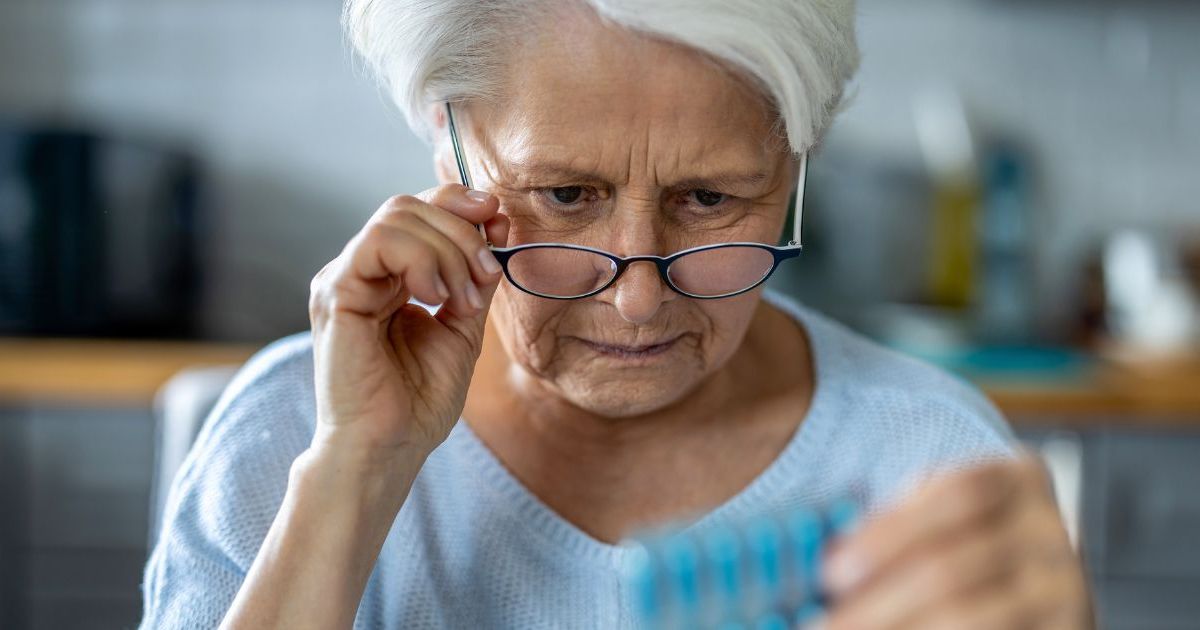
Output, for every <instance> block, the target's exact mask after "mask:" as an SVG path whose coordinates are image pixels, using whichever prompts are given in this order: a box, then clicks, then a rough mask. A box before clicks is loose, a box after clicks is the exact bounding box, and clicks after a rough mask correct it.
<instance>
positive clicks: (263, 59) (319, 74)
mask: <svg viewBox="0 0 1200 630" xmlns="http://www.w3.org/2000/svg"><path fill="white" fill-rule="evenodd" d="M338 5H339V3H338V2H336V1H334V0H324V1H317V0H259V1H258V2H241V1H238V0H156V1H146V0H137V1H135V0H7V1H6V2H3V3H0V85H2V86H3V87H2V88H0V111H3V112H5V113H6V114H9V115H11V114H12V113H14V112H15V113H18V114H20V115H22V116H34V115H36V116H38V117H50V118H54V119H64V120H69V121H88V122H95V123H97V124H100V125H103V126H106V127H110V128H113V129H116V130H122V131H125V132H128V133H131V134H135V135H139V136H144V135H160V136H163V137H166V138H170V139H176V140H178V141H180V142H183V143H187V144H190V145H193V146H194V147H195V148H196V150H197V151H198V152H199V153H200V154H201V156H202V157H204V158H205V159H207V160H208V163H209V164H210V166H211V170H212V172H211V176H212V182H213V183H214V185H215V188H214V191H213V193H214V194H213V198H212V200H211V201H212V209H213V211H214V213H215V214H214V217H213V220H214V224H215V229H216V239H215V243H214V247H213V248H212V250H211V251H210V252H209V253H208V256H209V259H210V260H211V268H212V274H211V277H210V288H211V304H210V307H209V308H208V313H207V322H208V327H209V329H210V330H211V331H212V332H214V333H217V334H219V335H221V336H226V337H230V336H232V337H242V338H261V337H273V336H277V335H280V334H283V333H285V332H288V331H291V330H295V329H299V328H302V327H304V326H306V324H307V320H306V316H305V308H304V304H305V296H306V292H307V285H308V280H309V278H310V277H311V276H312V274H313V273H314V272H316V270H317V269H319V267H320V266H321V265H322V264H323V263H324V262H325V261H326V260H328V259H329V258H331V257H332V256H334V255H335V254H336V253H337V251H338V250H339V249H340V247H341V245H342V243H344V241H345V240H346V239H347V238H348V237H349V236H350V235H351V234H352V233H353V232H354V231H355V230H356V229H357V228H358V226H359V225H360V224H361V223H362V222H363V221H364V220H365V218H366V217H367V216H368V215H369V214H370V213H371V212H372V211H373V210H374V208H375V207H376V206H377V205H378V204H379V203H380V202H381V201H382V200H383V199H385V198H386V197H387V196H388V195H389V194H393V193H399V192H415V191H418V190H421V189H423V188H425V187H427V186H429V185H431V183H432V182H433V176H432V171H431V168H430V165H429V160H428V157H427V152H426V149H425V147H424V146H423V145H422V144H421V143H420V142H419V141H418V140H416V139H415V138H413V137H412V136H411V135H410V134H409V133H408V132H407V131H406V130H405V128H404V126H403V123H402V121H401V120H400V118H399V116H398V115H397V114H395V113H394V112H392V111H391V110H390V109H389V108H388V107H387V106H386V104H385V102H384V100H383V99H382V98H381V97H380V96H379V95H378V94H377V93H376V91H375V90H374V89H373V88H372V87H371V86H370V84H369V82H368V81H366V80H365V79H363V78H362V77H361V76H360V73H356V72H354V71H353V70H352V68H351V63H350V58H349V53H348V50H347V47H346V45H345V43H344V42H343V40H342V38H341V34H340V31H339V26H338V17H339V6H338ZM860 14H861V20H860V41H861V46H862V49H863V53H864V62H863V66H862V71H861V74H860V80H859V82H858V97H857V99H856V100H855V101H854V103H853V104H852V105H851V107H850V108H849V110H848V111H847V112H846V114H845V116H844V117H843V118H842V120H841V121H839V123H838V128H837V129H836V130H835V131H834V132H833V134H832V135H831V141H836V142H839V143H842V144H843V145H844V146H850V147H856V148H860V149H862V150H863V151H864V152H870V153H871V154H872V155H874V156H878V157H879V158H880V159H889V160H894V161H896V162H898V163H903V162H916V161H917V160H919V154H918V151H917V145H916V140H915V134H914V131H913V124H912V116H911V106H910V104H911V100H912V96H913V94H915V93H916V92H917V91H918V90H919V89H921V88H922V86H924V85H928V84H930V83H933V82H948V83H949V84H952V85H955V86H958V87H959V88H961V89H962V90H963V91H964V93H965V95H966V100H967V102H968V103H969V105H970V106H971V110H972V115H973V117H974V120H975V121H976V122H977V123H979V125H980V128H981V129H987V130H990V131H996V132H1008V133H1009V134H1010V135H1012V136H1013V137H1014V138H1016V139H1017V140H1019V141H1021V142H1022V143H1024V144H1026V145H1027V146H1029V147H1031V148H1032V150H1033V153H1034V157H1035V159H1036V162H1037V164H1038V166H1039V180H1038V189H1037V191H1038V197H1037V198H1036V200H1035V202H1036V209H1037V211H1038V218H1037V221H1038V226H1039V229H1038V230H1037V232H1036V234H1037V239H1038V240H1037V254H1038V259H1039V261H1040V267H1039V269H1040V280H1039V294H1040V295H1041V300H1040V302H1041V305H1040V306H1041V310H1042V311H1043V313H1044V315H1045V317H1047V318H1049V319H1050V320H1054V319H1056V318H1061V317H1062V316H1063V313H1062V312H1063V311H1064V310H1065V309H1066V306H1065V305H1064V304H1063V303H1062V302H1063V300H1062V299H1061V296H1062V295H1064V291H1066V290H1068V289H1070V287H1071V286H1072V283H1073V282H1074V281H1075V279H1076V274H1077V263H1078V261H1079V258H1080V256H1082V255H1083V253H1084V252H1085V251H1086V249H1087V247H1088V246H1089V245H1090V244H1091V243H1093V242H1094V241H1095V240H1096V239H1098V238H1099V237H1101V236H1102V235H1103V234H1105V233H1107V232H1109V231H1110V230H1112V229H1114V228H1116V227H1119V226H1124V225H1147V226H1155V227H1156V229H1159V230H1160V231H1164V232H1169V231H1172V230H1171V228H1177V227H1179V226H1189V227H1193V228H1196V227H1198V226H1200V218H1197V217H1198V216H1200V208H1198V207H1197V206H1198V202H1197V199H1198V198H1200V177H1197V176H1196V175H1197V171H1198V170H1200V64H1198V63H1197V61H1196V60H1197V59H1200V44H1198V43H1197V42H1200V39H1198V38H1196V37H1195V34H1196V33H1197V32H1200V5H1197V4H1195V3H1191V2H1186V1H1183V0H1177V1H1170V0H1158V1H1155V2H1136V1H1134V0H1128V1H1120V2H1118V1H1100V0H1056V1H1054V2H1035V1H1032V0H1005V1H1001V0H904V1H903V2H895V1H894V0H864V1H862V2H860ZM867 273H874V272H873V271H872V270H867Z"/></svg>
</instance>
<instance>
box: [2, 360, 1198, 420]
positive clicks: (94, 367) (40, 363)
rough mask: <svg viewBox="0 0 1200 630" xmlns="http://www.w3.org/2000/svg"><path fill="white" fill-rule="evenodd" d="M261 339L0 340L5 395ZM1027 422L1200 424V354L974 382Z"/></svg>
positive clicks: (78, 395)
mask: <svg viewBox="0 0 1200 630" xmlns="http://www.w3.org/2000/svg"><path fill="white" fill-rule="evenodd" d="M257 349H258V346H255V345H244V344H241V345H240V344H215V343H202V342H185V341H170V342H163V341H125V340H91V339H22V338H0V402H11V403H17V404H20V403H21V402H30V401H39V402H55V403H65V404H86V405H104V406H107V405H118V406H119V405H129V406H146V405H149V404H150V402H151V401H152V400H153V398H154V394H155V392H156V391H157V390H158V388H159V387H160V386H161V385H162V384H163V383H165V382H166V381H167V379H169V378H170V377H171V376H172V375H173V374H175V373H176V372H178V371H180V370H181V369H183V368H185V367H195V366H205V365H223V364H236V363H241V362H243V361H245V360H246V359H247V358H249V357H250V355H252V354H253V353H254V352H255V350H257ZM972 380H973V381H974V382H975V383H976V384H977V385H978V386H979V387H980V388H981V389H983V390H984V392H985V393H986V394H987V395H988V396H989V397H991V398H992V400H994V401H995V402H996V404H997V406H999V407H1000V409H1001V410H1002V411H1003V412H1004V413H1005V415H1006V416H1008V417H1009V418H1010V420H1011V421H1012V422H1013V423H1014V424H1016V425H1018V426H1037V425H1041V424H1046V425H1049V424H1055V425H1073V424H1078V425H1087V424H1095V423H1097V422H1107V423H1114V424H1121V425H1131V424H1132V425H1148V426H1149V425H1153V426H1193V427H1198V428H1200V358H1197V359H1195V360H1188V361H1181V362H1176V363H1172V364H1170V365H1163V366H1156V367H1141V368H1132V367H1123V366H1118V365H1108V364H1100V367H1097V368H1095V369H1092V370H1089V371H1088V372H1087V373H1085V374H1082V375H1081V376H1079V377H1078V378H1075V379H1072V380H1070V381H1064V380H1036V379H1023V378H1021V377H1019V376H1018V377H1006V378H1004V379H997V378H977V379H972Z"/></svg>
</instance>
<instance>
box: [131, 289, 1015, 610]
mask: <svg viewBox="0 0 1200 630" xmlns="http://www.w3.org/2000/svg"><path fill="white" fill-rule="evenodd" d="M764 297H765V299H767V300H768V301H770V302H771V303H773V304H775V305H777V306H778V307H780V308H781V309H783V310H784V311H785V312H787V313H789V314H791V315H792V316H793V317H794V318H796V320H797V322H798V323H799V324H800V325H801V327H802V328H803V329H804V330H805V331H806V333H807V336H808V339H809V342H810V346H811V349H812V353H813V362H814V366H815V374H816V389H815V392H814V394H813V400H812V402H811V405H810V408H809V410H808V412H807V414H806V416H805V417H804V419H803V422H802V423H801V424H800V426H799V429H798V430H797V431H796V433H795V434H794V436H793V437H792V438H791V440H790V441H789V443H788V445H787V446H786V447H785V448H784V450H783V452H782V453H781V454H780V455H779V456H778V458H777V459H776V460H775V461H774V462H772V463H771V464H770V465H769V466H768V467H767V469H766V470H765V471H763V472H762V473H761V474H760V475H759V476H758V477H757V478H756V479H755V480H754V481H752V482H751V483H750V484H749V485H748V486H747V487H745V488H744V489H743V490H742V491H741V492H739V493H738V494H737V495H735V496H733V497H731V498H730V499H729V500H728V501H726V502H725V503H724V504H722V505H721V506H719V507H718V508H717V509H715V510H713V511H711V512H709V513H707V514H705V515H702V516H700V517H698V518H696V519H693V521H692V523H691V524H690V525H689V526H690V527H695V528H705V527H710V526H712V525H714V524H717V523H722V522H729V521H733V520H740V519H742V518H745V517H748V516H751V515H754V514H757V513H760V512H764V511H774V510H786V509H791V508H796V507H800V506H806V505H821V504H825V503H827V502H829V501H830V500H833V499H836V498H841V497H853V498H855V499H857V500H858V501H859V502H860V503H861V504H862V506H863V507H864V509H865V510H866V511H867V512H868V513H870V512H878V511H880V510H883V509H885V508H886V507H887V506H889V505H890V504H893V503H894V502H895V501H897V500H899V499H900V498H902V497H903V496H904V493H905V492H906V491H907V490H909V489H911V488H912V487H913V485H915V484H916V483H918V482H919V481H920V480H922V479H925V478H927V477H928V476H929V475H931V474H933V473H935V472H937V471H940V470H946V469H951V468H957V467H962V466H966V465H969V464H972V463H978V462H981V461H984V460H988V459H995V458H1004V457H1009V456H1011V455H1012V454H1013V453H1015V441H1014V438H1013V436H1012V433H1011V431H1010V429H1009V428H1008V426H1007V424H1006V423H1005V422H1004V420H1003V418H1002V417H1001V415H1000V413H999V412H998V411H997V410H996V408H995V407H994V406H993V405H992V404H991V403H990V402H988V400H987V399H986V398H985V397H984V396H983V395H982V394H980V392H979V391H978V390H976V389H975V388H974V387H972V386H971V385H970V384H968V383H966V382H965V381H963V380H961V379H959V378H957V377H955V376H953V375H951V374H949V373H947V372H944V371H942V370H940V369H938V368H935V367H933V366H931V365H929V364H926V363H922V362H920V361H917V360H915V359H912V358H909V357H907V356H904V355H901V354H899V353H897V352H894V351H892V350H889V349H887V348H884V347H882V346H880V345H878V344H876V343H874V342H873V341H870V340H869V339H867V338H865V337H863V336H861V335H859V334H857V333H855V332H853V331H851V330H849V329H848V328H846V327H844V326H843V325H841V324H840V323H838V322H835V321H833V320H831V319H829V318H828V317H826V316H824V315H821V314H820V313H817V312H816V311H814V310H811V309H810V308H808V307H806V306H803V305H800V304H798V303H796V302H794V301H792V300H790V299H789V298H786V297H784V296H782V295H779V294H777V293H773V292H769V291H768V292H766V293H765V294H764ZM797 360H800V359H799V358H797ZM315 418H316V416H315V400H314V394H313V359H312V344H311V338H310V336H309V334H308V333H303V334H299V335H294V336H291V337H287V338H284V339H282V340H280V341H277V342H275V343H273V344H271V345H270V346H268V347H267V348H265V349H263V350H262V351H261V352H259V353H258V354H257V355H256V356H255V357H254V358H253V359H252V360H251V361H249V362H248V363H247V364H246V366H245V367H244V368H243V369H242V370H241V372H240V373H239V374H238V376H237V377H236V378H235V379H234V381H233V382H232V383H231V385H230V386H229V388H228V389H227V390H226V391H225V393H224V395H223V396H222V397H221V400H220V401H219V402H218V404H217V406H216V408H214V410H213V412H212V414H211V415H210V416H209V417H208V419H207V421H206V423H205V426H204V428H203V430H202V431H201V433H200V435H199V437H198V438H197V441H196V444H195V446H194V447H193V448H192V451H191V453H190V454H189V455H188V458H187V460H186V461H185V462H184V464H183V467H182V468H181V470H180V472H179V474H178V475H177V476H176V479H175V480H174V483H173V485H172V488H171V491H170V498H169V499H168V502H167V508H166V511H165V517H164V518H165V520H164V523H163V533H162V535H161V536H160V537H159V542H158V544H157V546H156V547H155V549H154V550H153V552H152V553H151V556H150V560H149V563H148V564H147V566H146V572H145V579H144V583H143V585H142V590H143V596H144V618H143V620H142V627H143V628H155V629H159V628H188V629H193V628H211V627H216V626H217V625H218V624H219V623H220V621H221V619H222V617H223V616H224V615H225V612H226V611H227V610H228V608H229V606H230V604H231V603H232V601H233V598H234V596H235V594H236V593H237V591H238V588H239V586H240V585H241V583H242V580H243V578H244V577H245V575H246V573H247V571H248V570H249V568H250V565H251V563H252V562H253V561H254V557H255V554H256V553H257V552H258V549H259V546H260V545H261V544H262V541H263V539H264V537H265V536H266V533H267V530H268V528H269V527H270V525H271V522H272V520H273V519H274V517H275V513H276V511H277V510H278V509H279V506H280V504H281V502H282V500H283V495H284V491H285V489H286V485H287V478H288V470H289V467H290V466H291V463H292V460H293V459H295V457H296V456H297V455H299V454H300V453H301V452H302V451H303V450H304V449H305V448H306V447H307V446H308V444H309V442H310V440H311V439H312V434H313V429H314V423H315ZM631 549H632V547H631V546H630V545H629V544H621V545H610V544H606V543H603V542H601V541H598V540H596V539H594V538H592V537H590V536H589V535H588V534H586V533H584V532H583V531H582V530H580V529H579V528H578V527H576V526H574V525H573V524H571V523H570V522H568V521H566V520H564V519H563V518H561V517H560V516H558V515H557V514H556V513H554V512H553V511H552V510H551V509H550V508H549V507H547V506H546V505H545V504H544V503H542V502H541V501H540V500H539V499H538V498H537V497H536V496H534V495H533V494H531V493H530V492H529V490H527V489H526V488H525V487H524V486H522V485H521V484H520V482H518V481H517V480H516V479H515V478H514V477H513V476H512V475H511V474H510V473H509V472H508V471H507V470H506V469H505V468H504V466H503V464H501V463H500V461H499V460H498V459H497V458H496V457H495V455H493V454H492V453H491V451H489V450H488V448H487V447H486V446H485V445H484V444H483V443H482V442H481V441H480V440H479V439H478V437H477V436H476V435H475V434H474V433H473V432H472V431H471V430H470V428H469V427H468V426H467V424H466V423H464V422H459V423H458V424H457V425H456V426H455V428H454V429H453V430H452V431H451V433H450V436H449V438H448V439H447V440H446V441H445V442H444V443H443V444H442V445H441V446H440V447H439V448H438V449H436V450H435V451H434V452H433V453H432V455H431V456H430V457H429V459H428V460H427V461H426V463H425V465H424V467H423V468H422V469H421V472H420V474H419V475H418V477H417V479H416V482H415V483H414V485H413V488H412V493H411V495H410V496H409V497H408V500H407V501H406V503H405V504H404V507H403V508H402V509H401V510H400V514H399V515H398V517H397V518H396V521H395V523H394V524H393V526H392V529H391V531H390V533H389V535H388V538H387V540H386V542H385V543H384V546H383V549H382V551H381V552H380V554H379V560H378V563H377V564H376V567H375V570H374V572H373V573H372V575H371V578H370V580H369V582H368V584H367V588H366V592H365V593H364V595H363V598H362V601H361V603H360V605H359V610H358V616H357V619H356V621H355V627H356V628H522V629H530V628H547V629H549V628H555V629H558V628H604V629H612V628H628V627H632V625H633V616H632V611H631V608H630V602H629V601H627V597H626V595H625V593H624V589H623V588H622V586H621V583H620V575H621V568H622V566H623V565H624V563H625V562H626V558H627V556H628V555H629V553H630V552H631ZM311 570H313V571H321V570H324V569H323V568H322V567H320V566H313V567H311Z"/></svg>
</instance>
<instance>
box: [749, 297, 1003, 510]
mask: <svg viewBox="0 0 1200 630" xmlns="http://www.w3.org/2000/svg"><path fill="white" fill-rule="evenodd" d="M771 301H772V303H773V304H775V305H776V306H778V307H779V308H782V309H784V310H785V311H787V312H789V313H790V314H792V315H793V316H794V317H796V318H797V319H798V321H800V322H801V323H802V324H803V326H804V328H805V330H806V332H807V334H808V336H809V342H810V344H811V346H812V352H813V354H814V357H815V364H816V371H817V391H818V393H817V396H818V400H820V401H821V405H823V406H822V407H821V409H822V410H823V412H822V413H825V414H827V415H829V416H836V417H828V418H820V419H817V421H818V422H821V423H823V424H825V425H826V429H827V430H825V431H822V434H823V435H824V436H825V438H826V443H825V445H824V446H825V448H827V449H829V450H830V451H831V452H833V453H836V454H837V456H838V457H842V458H843V460H842V461H843V462H844V463H845V464H847V466H846V468H847V469H848V470H847V474H853V475H856V476H861V475H864V474H865V475H866V477H868V480H867V483H869V484H870V485H872V486H873V490H874V492H872V494H875V495H877V496H878V497H879V498H883V497H885V496H887V495H892V494H895V493H896V492H899V491H900V490H901V489H902V488H903V487H904V486H906V485H907V484H909V483H911V482H913V481H914V480H916V479H919V478H922V477H924V476H926V475H928V474H931V473H932V472H934V471H939V470H945V469H952V468H957V467H961V466H966V465H970V464H973V463H979V462H982V461H986V460H990V459H996V458H1006V457H1011V456H1013V455H1015V454H1016V453H1017V441H1016V437H1015V436H1014V434H1013V432H1012V429H1011V428H1010V427H1009V425H1008V423H1007V422H1006V421H1005V419H1004V416H1003V414H1002V413H1001V412H1000V410H999V409H997V408H996V406H995V405H994V404H993V403H992V402H991V401H990V400H989V399H988V398H987V396H985V395H984V394H983V392H981V391H980V390H979V389H978V388H977V387H976V386H974V385H973V384H971V383H969V382H968V381H966V380H964V379H963V378H961V377H959V376H957V375H955V374H952V373H950V372H948V371H946V370H944V369H942V368H940V367H937V366H935V365H933V364H930V363H928V362H925V361H922V360H919V359H916V358H914V357H911V356H909V355H906V354H902V353H900V352H898V351H896V350H893V349H891V348H888V347H885V346H883V345H881V344H879V343H878V342H876V341H874V340H872V339H870V338H868V337H866V336H865V335H862V334H861V333H858V332H856V331H854V330H852V329H850V328H849V327H847V326H845V325H844V324H841V323H839V322H837V321H834V320H833V319H831V318H829V317H827V316H825V315H823V314H821V313H818V312H817V311H815V310H813V309H810V308H808V307H805V306H802V305H799V304H797V303H795V302H793V301H791V300H789V299H788V298H785V297H780V296H778V295H775V296H772V297H771ZM816 406H817V405H816V403H814V407H816ZM851 468H852V469H854V471H851V470H849V469H851Z"/></svg>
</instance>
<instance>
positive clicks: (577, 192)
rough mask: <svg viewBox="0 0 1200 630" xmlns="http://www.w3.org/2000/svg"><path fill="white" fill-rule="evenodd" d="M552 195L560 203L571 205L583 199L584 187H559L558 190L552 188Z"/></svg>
mask: <svg viewBox="0 0 1200 630" xmlns="http://www.w3.org/2000/svg"><path fill="white" fill-rule="evenodd" d="M550 195H551V196H553V197H554V200H555V201H557V202H558V203H561V204H564V205H570V204H573V203H575V202H576V201H579V199H580V198H581V197H583V186H559V187H558V188H551V189H550Z"/></svg>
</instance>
